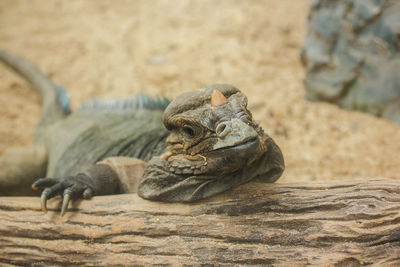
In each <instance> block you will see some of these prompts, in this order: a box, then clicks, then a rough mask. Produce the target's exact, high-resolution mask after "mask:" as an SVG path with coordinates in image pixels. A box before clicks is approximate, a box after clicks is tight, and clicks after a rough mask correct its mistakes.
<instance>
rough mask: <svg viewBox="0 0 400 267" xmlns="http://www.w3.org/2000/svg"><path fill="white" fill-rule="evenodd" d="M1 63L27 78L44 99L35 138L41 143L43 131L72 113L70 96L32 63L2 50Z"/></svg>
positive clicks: (0, 53) (0, 52) (0, 51)
mask: <svg viewBox="0 0 400 267" xmlns="http://www.w3.org/2000/svg"><path fill="white" fill-rule="evenodd" d="M0 61H2V62H3V63H4V64H5V65H7V66H8V67H10V68H11V69H13V70H14V71H16V72H17V73H18V74H20V75H21V76H22V77H23V78H25V79H26V80H27V81H28V82H29V83H30V84H31V85H32V87H33V88H34V89H35V90H36V91H37V92H38V93H39V94H40V95H41V97H42V105H43V109H42V114H41V117H40V120H39V123H38V126H37V129H36V136H35V141H39V140H40V139H41V137H40V132H41V129H43V128H44V127H45V126H47V125H50V124H52V123H54V122H56V121H58V120H60V119H63V118H65V117H66V116H67V115H68V114H69V113H70V108H69V101H68V95H67V93H66V92H65V90H64V89H63V88H62V87H58V86H57V85H55V84H54V83H53V82H52V81H51V80H50V79H49V78H48V77H47V76H46V75H45V74H44V73H43V72H41V71H40V70H39V69H38V68H37V67H36V66H35V65H33V64H32V63H31V62H29V61H27V60H24V59H21V58H18V57H16V56H13V55H11V54H9V53H7V52H5V51H3V50H1V49H0Z"/></svg>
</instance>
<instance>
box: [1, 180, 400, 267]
mask: <svg viewBox="0 0 400 267" xmlns="http://www.w3.org/2000/svg"><path fill="white" fill-rule="evenodd" d="M59 202H60V200H59V199H55V200H53V201H50V203H49V205H48V207H49V209H50V211H49V212H48V213H47V214H43V213H42V212H41V210H40V204H39V198H36V197H1V198H0V222H1V223H0V264H11V265H14V264H15V265H25V264H37V265H49V264H50V265H66V264H67V265H69V264H86V265H103V266H110V265H149V264H161V265H170V264H172V265H185V264H188V265H200V264H210V265H214V264H216V265H226V266H231V265H275V266H276V265H284V266H293V265H296V266H298V265H306V264H312V265H324V266H326V265H331V266H360V265H369V264H376V265H379V266H381V265H384V266H388V265H389V266H390V265H392V266H399V265H400V181H397V180H373V181H362V182H341V183H340V184H302V185H300V184H290V185H287V184H259V183H252V184H247V185H244V186H241V187H239V188H236V189H234V190H232V191H229V192H226V193H224V194H222V195H219V196H217V197H214V198H212V199H210V200H207V201H203V202H199V203H195V204H166V203H157V202H151V201H146V200H143V199H141V198H139V197H138V196H137V195H135V194H127V195H114V196H101V197H95V198H93V199H92V200H91V201H80V202H75V203H73V205H71V207H70V210H69V212H68V213H67V214H66V215H65V217H62V218H61V217H60V216H59V211H60V209H59Z"/></svg>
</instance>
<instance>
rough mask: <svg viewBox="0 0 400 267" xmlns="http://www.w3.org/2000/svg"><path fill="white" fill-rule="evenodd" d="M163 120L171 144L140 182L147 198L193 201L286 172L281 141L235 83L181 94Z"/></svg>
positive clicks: (274, 178)
mask: <svg viewBox="0 0 400 267" xmlns="http://www.w3.org/2000/svg"><path fill="white" fill-rule="evenodd" d="M215 91H218V92H215ZM164 125H165V127H166V128H167V129H168V130H169V131H170V135H169V137H168V138H167V143H168V146H167V148H166V151H165V153H164V154H163V155H161V156H160V157H154V158H153V159H152V160H151V161H150V162H149V164H148V166H147V169H146V171H145V173H144V177H143V179H142V181H141V183H140V185H139V188H138V194H139V195H140V196H141V197H143V198H146V199H152V200H160V201H166V202H187V201H195V200H199V199H203V198H207V197H210V196H213V195H215V194H217V193H220V192H223V191H225V190H227V189H229V188H232V187H235V186H237V185H240V184H243V183H246V182H248V181H251V180H254V179H257V180H260V181H264V182H273V181H275V180H276V179H278V178H279V176H280V175H281V173H282V172H283V169H284V163H283V157H282V153H281V151H280V149H279V147H278V146H277V145H276V144H275V143H274V141H273V140H272V139H271V138H270V137H269V136H268V135H266V134H265V133H264V131H263V130H262V129H261V127H259V126H258V125H257V124H256V123H255V121H254V120H253V118H252V115H251V113H250V111H249V110H247V98H246V97H245V96H244V95H243V94H242V93H241V92H240V91H239V90H238V89H236V88H234V87H232V86H229V85H211V86H209V87H206V88H203V89H200V90H199V91H195V92H194V93H192V94H191V93H188V94H184V95H183V96H181V97H178V98H177V99H176V100H175V101H173V102H171V104H170V106H169V107H168V108H167V110H166V111H165V113H164Z"/></svg>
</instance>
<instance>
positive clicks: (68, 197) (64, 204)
mask: <svg viewBox="0 0 400 267" xmlns="http://www.w3.org/2000/svg"><path fill="white" fill-rule="evenodd" d="M70 200H71V195H70V194H69V193H64V197H63V201H62V206H61V217H62V216H64V214H65V211H66V210H67V209H68V204H69V201H70Z"/></svg>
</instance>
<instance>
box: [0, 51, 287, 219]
mask: <svg viewBox="0 0 400 267" xmlns="http://www.w3.org/2000/svg"><path fill="white" fill-rule="evenodd" d="M0 59H1V60H2V61H3V62H5V63H6V64H7V65H8V66H10V67H11V68H13V69H14V70H16V71H17V72H18V73H20V74H21V75H22V76H23V77H25V78H26V79H27V80H28V81H29V82H30V83H31V84H32V85H33V87H34V88H36V89H37V91H38V92H39V93H40V94H41V96H42V100H43V101H42V102H43V111H42V116H41V119H40V121H39V124H38V127H37V129H36V135H35V143H34V146H33V147H30V148H27V149H25V150H23V151H22V152H18V153H17V154H13V155H7V154H6V155H3V156H2V158H0V166H1V167H2V168H3V169H2V170H1V172H0V174H1V175H2V176H1V177H0V187H1V192H2V193H3V194H4V193H5V192H6V191H8V192H10V191H12V190H14V191H18V189H19V188H22V190H21V192H26V188H28V186H29V185H30V184H31V183H32V182H34V181H35V180H36V179H37V178H38V177H44V176H46V177H47V178H41V179H38V180H37V181H35V182H34V183H33V185H32V187H33V188H34V189H37V188H43V189H44V190H43V192H42V194H41V206H42V210H43V211H47V209H46V202H47V200H48V199H50V198H52V197H54V196H56V195H62V196H63V203H62V208H61V214H62V215H63V214H64V213H65V211H66V209H67V207H68V203H69V201H70V199H78V198H84V199H89V198H91V197H92V196H93V195H105V194H118V193H127V192H137V193H138V195H139V196H141V197H142V198H145V199H150V200H159V201H165V202H188V201H195V200H199V199H202V198H206V197H210V196H213V195H215V194H217V193H220V192H222V191H225V190H227V189H229V188H232V187H235V186H237V185H240V184H243V183H246V182H249V181H254V180H258V181H263V182H274V181H275V180H277V179H278V178H279V177H280V175H281V174H282V172H283V170H284V161H283V156H282V153H281V151H280V149H279V147H278V146H277V145H276V144H275V142H274V141H273V140H272V139H271V138H270V137H269V136H268V135H267V134H265V133H264V131H263V130H262V129H261V127H260V126H259V125H258V124H257V123H256V122H255V121H254V119H253V117H252V114H251V113H250V111H249V110H248V109H247V98H246V96H245V95H244V94H243V93H241V92H240V91H239V90H238V89H237V88H235V87H233V86H231V85H228V84H213V85H209V86H205V87H203V88H201V89H198V90H196V91H191V92H188V93H184V94H182V95H180V96H178V97H177V98H176V99H175V100H173V101H171V102H170V103H169V101H167V100H166V99H165V98H150V97H148V96H146V95H140V96H138V97H136V98H133V99H127V100H120V101H116V100H115V101H114V100H113V101H103V102H101V101H91V102H88V103H86V104H84V105H83V106H82V107H81V108H80V109H78V110H77V111H75V112H73V113H71V114H68V113H69V110H68V109H69V106H68V103H67V101H65V100H66V98H65V93H64V91H63V90H62V89H61V88H59V87H57V86H56V85H54V83H53V82H52V81H50V80H49V78H47V77H46V76H45V75H44V74H43V73H41V72H40V71H39V69H37V68H36V67H35V66H34V65H32V64H31V63H29V62H27V61H25V60H22V59H20V58H17V57H15V56H12V55H10V54H8V53H6V52H4V51H0ZM50 177H56V178H50Z"/></svg>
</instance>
